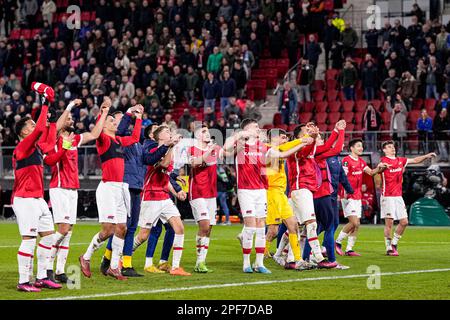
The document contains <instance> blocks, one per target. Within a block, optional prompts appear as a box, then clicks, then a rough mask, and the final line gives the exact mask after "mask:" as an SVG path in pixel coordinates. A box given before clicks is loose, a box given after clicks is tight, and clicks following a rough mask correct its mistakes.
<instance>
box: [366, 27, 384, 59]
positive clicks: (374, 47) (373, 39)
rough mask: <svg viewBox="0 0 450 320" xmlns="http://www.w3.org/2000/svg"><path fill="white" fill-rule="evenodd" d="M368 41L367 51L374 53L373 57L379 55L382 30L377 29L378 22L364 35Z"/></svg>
mask: <svg viewBox="0 0 450 320" xmlns="http://www.w3.org/2000/svg"><path fill="white" fill-rule="evenodd" d="M364 37H365V39H366V43H367V52H368V53H370V54H371V55H372V57H374V58H377V57H378V52H379V48H378V39H379V38H380V31H379V30H377V29H376V24H375V23H374V24H373V25H372V27H371V28H370V29H369V30H368V31H367V32H366V34H365V35H364Z"/></svg>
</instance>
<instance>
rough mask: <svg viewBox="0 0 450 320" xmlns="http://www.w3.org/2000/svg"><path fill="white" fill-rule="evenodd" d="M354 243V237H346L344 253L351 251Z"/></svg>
mask: <svg viewBox="0 0 450 320" xmlns="http://www.w3.org/2000/svg"><path fill="white" fill-rule="evenodd" d="M355 242H356V236H348V240H347V249H346V250H345V251H351V250H353V246H354V245H355Z"/></svg>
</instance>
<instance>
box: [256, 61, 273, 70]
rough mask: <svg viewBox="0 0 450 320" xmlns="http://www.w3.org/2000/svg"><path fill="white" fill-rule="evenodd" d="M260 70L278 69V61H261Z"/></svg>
mask: <svg viewBox="0 0 450 320" xmlns="http://www.w3.org/2000/svg"><path fill="white" fill-rule="evenodd" d="M259 68H260V69H274V68H275V69H277V60H276V59H262V60H260V61H259Z"/></svg>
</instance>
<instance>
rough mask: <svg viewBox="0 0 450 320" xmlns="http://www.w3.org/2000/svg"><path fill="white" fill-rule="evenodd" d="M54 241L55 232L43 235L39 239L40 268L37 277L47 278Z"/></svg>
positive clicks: (38, 256)
mask: <svg viewBox="0 0 450 320" xmlns="http://www.w3.org/2000/svg"><path fill="white" fill-rule="evenodd" d="M53 243H54V234H49V235H48V236H45V237H42V238H41V240H40V241H39V244H38V248H37V251H36V253H37V261H38V270H37V278H38V279H45V278H47V265H48V264H49V262H50V254H51V252H52V246H53Z"/></svg>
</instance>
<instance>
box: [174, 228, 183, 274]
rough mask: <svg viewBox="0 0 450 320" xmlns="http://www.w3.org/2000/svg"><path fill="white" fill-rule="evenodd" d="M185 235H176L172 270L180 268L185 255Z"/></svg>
mask: <svg viewBox="0 0 450 320" xmlns="http://www.w3.org/2000/svg"><path fill="white" fill-rule="evenodd" d="M183 245H184V234H175V238H174V239H173V253H172V269H176V268H179V267H180V261H181V256H182V255H183Z"/></svg>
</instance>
